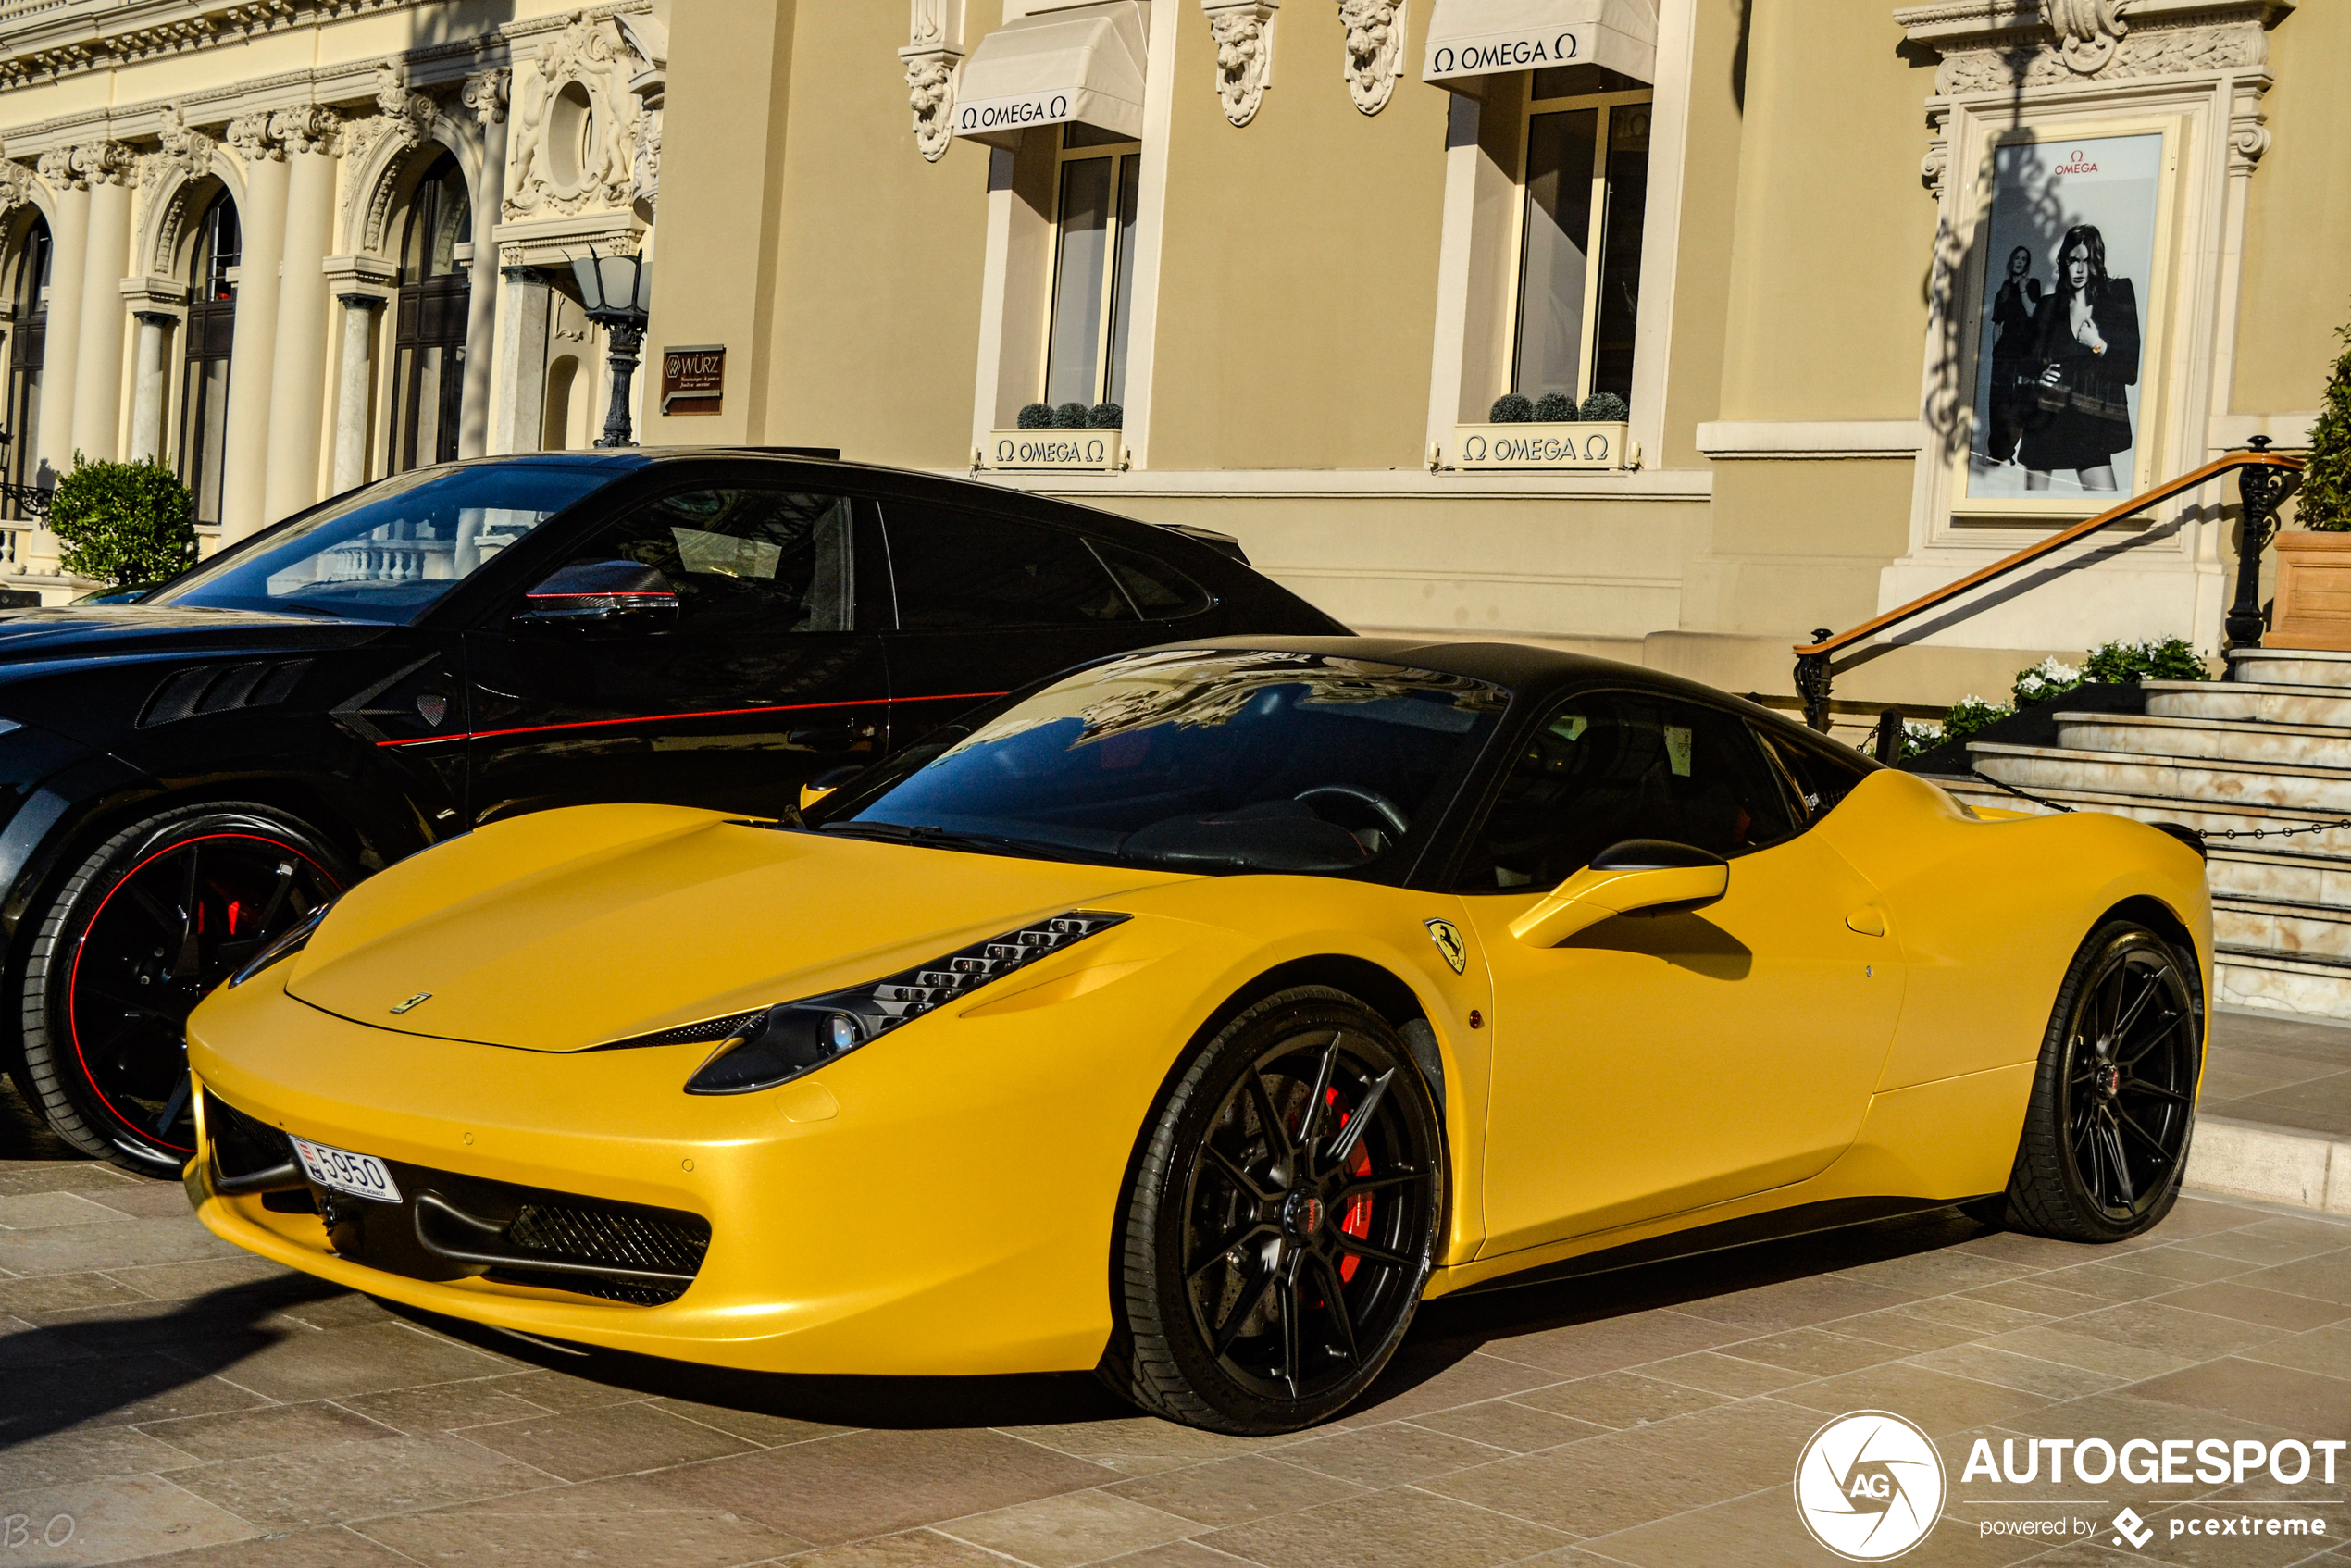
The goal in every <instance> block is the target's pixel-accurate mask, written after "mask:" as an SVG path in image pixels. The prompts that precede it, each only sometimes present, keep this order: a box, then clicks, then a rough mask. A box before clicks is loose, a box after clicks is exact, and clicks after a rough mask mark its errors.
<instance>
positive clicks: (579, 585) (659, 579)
mask: <svg viewBox="0 0 2351 1568" xmlns="http://www.w3.org/2000/svg"><path fill="white" fill-rule="evenodd" d="M514 618H515V624H516V625H517V626H538V627H578V628H583V629H589V628H592V629H595V630H598V631H666V630H668V629H669V628H671V627H673V626H676V625H677V624H678V591H677V590H676V589H675V588H673V587H671V586H670V582H669V579H667V578H665V577H664V576H662V575H661V573H660V572H659V571H657V570H656V569H654V568H653V567H652V566H641V565H640V564H638V563H637V562H635V561H576V562H574V563H573V564H572V565H570V566H566V567H564V568H563V569H562V570H561V571H558V572H557V573H555V574H554V576H553V577H551V578H549V579H547V580H546V581H544V582H542V583H541V584H540V585H539V586H538V587H536V588H534V589H532V590H531V591H530V593H529V597H528V598H527V599H526V600H525V601H524V604H523V608H522V609H521V610H520V611H519V612H518V613H517V614H516V616H515V617H514Z"/></svg>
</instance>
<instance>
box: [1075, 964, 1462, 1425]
mask: <svg viewBox="0 0 2351 1568" xmlns="http://www.w3.org/2000/svg"><path fill="white" fill-rule="evenodd" d="M1442 1147H1443V1145H1442V1139H1440V1137H1439V1134H1438V1131H1437V1119H1436V1114H1435V1112H1434V1111H1433V1109H1432V1108H1431V1106H1430V1102H1429V1096H1428V1092H1427V1090H1426V1089H1425V1088H1424V1086H1423V1084H1422V1082H1421V1078H1420V1075H1419V1071H1418V1069H1417V1068H1415V1067H1414V1066H1413V1065H1412V1058H1411V1056H1410V1054H1409V1053H1408V1052H1407V1051H1406V1050H1405V1048H1404V1045H1403V1043H1402V1042H1401V1041H1400V1040H1399V1039H1398V1038H1397V1035H1396V1031H1395V1030H1394V1029H1393V1028H1391V1027H1389V1026H1388V1024H1387V1021H1386V1020H1384V1019H1382V1018H1381V1017H1379V1016H1378V1014H1375V1013H1373V1012H1371V1011H1370V1010H1369V1009H1367V1008H1365V1007H1363V1006H1362V1004H1361V1003H1360V1002H1356V1001H1355V1000H1354V999H1352V998H1350V997H1348V996H1346V995H1344V994H1342V993H1340V992H1337V991H1333V990H1325V989H1320V988H1301V989H1296V990H1290V991H1285V992H1282V993H1281V994H1279V995H1276V996H1273V997H1269V998H1267V999H1266V1000H1264V1001H1263V1002H1258V1003H1257V1004H1255V1005H1254V1006H1252V1007H1250V1009H1248V1010H1247V1011H1246V1012H1244V1013H1242V1014H1240V1015H1239V1016H1238V1017H1236V1018H1235V1019H1233V1020H1232V1022H1231V1023H1230V1024H1228V1025H1226V1026H1225V1028H1224V1029H1222V1030H1221V1031H1220V1032H1219V1033H1218V1034H1217V1036H1216V1037H1215V1039H1213V1040H1211V1041H1210V1042H1209V1043H1208V1044H1207V1045H1206V1046H1205V1047H1203V1048H1201V1049H1200V1051H1199V1052H1197V1053H1196V1054H1195V1055H1194V1057H1193V1058H1192V1059H1191V1061H1190V1062H1189V1063H1188V1064H1187V1065H1186V1067H1185V1068H1184V1069H1183V1071H1182V1074H1181V1076H1180V1078H1179V1079H1178V1081H1177V1083H1176V1086H1175V1088H1174V1089H1173V1091H1172V1092H1171V1093H1170V1095H1169V1096H1168V1098H1167V1101H1166V1102H1165V1104H1164V1105H1163V1107H1162V1109H1161V1112H1160V1114H1159V1116H1158V1118H1157V1121H1156V1122H1155V1123H1154V1125H1153V1126H1151V1128H1150V1129H1149V1131H1148V1133H1147V1140H1146V1142H1145V1144H1144V1147H1143V1149H1142V1151H1141V1152H1140V1157H1139V1158H1138V1162H1137V1166H1136V1172H1135V1176H1134V1178H1133V1181H1132V1184H1131V1186H1130V1188H1129V1189H1128V1192H1127V1195H1126V1206H1125V1211H1124V1225H1123V1233H1122V1235H1121V1237H1120V1246H1119V1249H1118V1251H1117V1253H1116V1254H1115V1258H1114V1262H1115V1263H1116V1265H1117V1266H1116V1269H1115V1282H1114V1283H1115V1294H1114V1297H1113V1307H1114V1308H1115V1309H1116V1313H1115V1315H1116V1319H1117V1324H1118V1326H1117V1330H1116V1332H1115V1333H1114V1334H1113V1340H1112V1345H1111V1349H1110V1352H1109V1354H1108V1355H1107V1356H1105V1358H1104V1360H1103V1363H1102V1375H1103V1376H1104V1378H1105V1380H1106V1381H1108V1382H1109V1383H1110V1384H1111V1386H1112V1387H1113V1388H1115V1389H1116V1390H1117V1391H1118V1392H1119V1393H1121V1394H1123V1395H1124V1396H1126V1398H1127V1399H1129V1400H1133V1401H1135V1402H1136V1403H1138V1404H1139V1405H1141V1406H1142V1407H1143V1408H1144V1409H1146V1410H1149V1411H1151V1412H1154V1413H1156V1414H1159V1415H1163V1416H1165V1417H1166V1418H1168V1419H1169V1420H1172V1421H1180V1422H1184V1423H1186V1424H1188V1425H1193V1426H1201V1427H1207V1428H1209V1429H1211V1430H1213V1431H1220V1432H1234V1433H1243V1434H1262V1433H1274V1432H1288V1431H1295V1430H1297V1429H1298V1428H1300V1427H1302V1426H1308V1425H1312V1424H1313V1423H1315V1422H1318V1421H1323V1420H1325V1419H1327V1418H1328V1417H1330V1416H1332V1415H1334V1414H1336V1413H1337V1412H1339V1411H1340V1410H1342V1409H1344V1408H1345V1407H1346V1405H1347V1404H1348V1403H1349V1401H1350V1400H1353V1399H1354V1398H1355V1397H1356V1396H1358V1395H1359V1394H1361V1393H1362V1391H1363V1389H1364V1388H1367V1387H1368V1386H1369V1385H1370V1383H1371V1381H1372V1380H1373V1378H1375V1377H1376V1376H1377V1375H1379V1371H1380V1369H1381V1367H1383V1366H1385V1365H1386V1364H1387V1360H1388V1358H1389V1356H1391V1355H1392V1354H1393V1353H1394V1352H1395V1350H1396V1347H1397V1345H1398V1344H1399V1342H1400V1341H1401V1340H1402V1339H1403V1338H1404V1331H1405V1329H1406V1328H1407V1327H1408V1326H1409V1325H1411V1323H1412V1313H1413V1311H1414V1309H1415V1308H1416V1307H1417V1306H1418V1304H1419V1302H1420V1297H1421V1290H1422V1288H1423V1287H1424V1286H1425V1285H1426V1284H1427V1281H1428V1275H1429V1270H1430V1268H1431V1266H1432V1264H1433V1263H1434V1261H1435V1254H1436V1248H1437V1230H1438V1226H1439V1224H1440V1221H1441V1218H1442V1215H1443V1213H1444V1208H1445V1201H1444V1200H1445V1188H1444V1167H1443V1161H1442V1155H1441V1151H1442Z"/></svg>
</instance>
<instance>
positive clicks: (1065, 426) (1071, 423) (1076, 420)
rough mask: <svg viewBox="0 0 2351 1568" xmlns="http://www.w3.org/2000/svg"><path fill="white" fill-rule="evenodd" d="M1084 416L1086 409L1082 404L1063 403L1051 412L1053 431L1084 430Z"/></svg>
mask: <svg viewBox="0 0 2351 1568" xmlns="http://www.w3.org/2000/svg"><path fill="white" fill-rule="evenodd" d="M1086 414H1087V409H1086V405H1085V404H1082V403H1064V404H1061V405H1060V406H1059V407H1057V408H1055V409H1054V410H1053V429H1057V430H1082V429H1085V428H1086Z"/></svg>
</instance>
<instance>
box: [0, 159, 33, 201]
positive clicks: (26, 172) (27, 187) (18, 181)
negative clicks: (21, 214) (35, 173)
mask: <svg viewBox="0 0 2351 1568" xmlns="http://www.w3.org/2000/svg"><path fill="white" fill-rule="evenodd" d="M31 200H32V170H31V169H29V168H25V166H24V165H22V164H20V163H18V162H17V161H16V160H15V159H13V158H0V213H8V212H13V211H14V210H15V209H17V208H18V207H20V206H22V205H24V204H25V203H27V202H29V201H31Z"/></svg>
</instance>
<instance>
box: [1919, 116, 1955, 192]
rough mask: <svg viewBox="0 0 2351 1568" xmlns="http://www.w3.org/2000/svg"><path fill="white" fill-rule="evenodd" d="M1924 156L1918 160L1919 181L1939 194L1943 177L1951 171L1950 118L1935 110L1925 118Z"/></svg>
mask: <svg viewBox="0 0 2351 1568" xmlns="http://www.w3.org/2000/svg"><path fill="white" fill-rule="evenodd" d="M1926 128H1927V140H1926V156H1924V157H1922V158H1921V159H1920V160H1919V179H1920V180H1922V182H1923V183H1924V184H1925V186H1926V188H1927V189H1928V190H1930V191H1933V192H1934V193H1937V194H1938V195H1939V194H1941V193H1942V190H1943V180H1944V176H1946V175H1947V174H1948V173H1949V172H1950V170H1951V116H1950V114H1949V112H1948V111H1947V110H1944V109H1937V110H1934V112H1933V113H1931V114H1929V115H1928V116H1927V117H1926Z"/></svg>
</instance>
